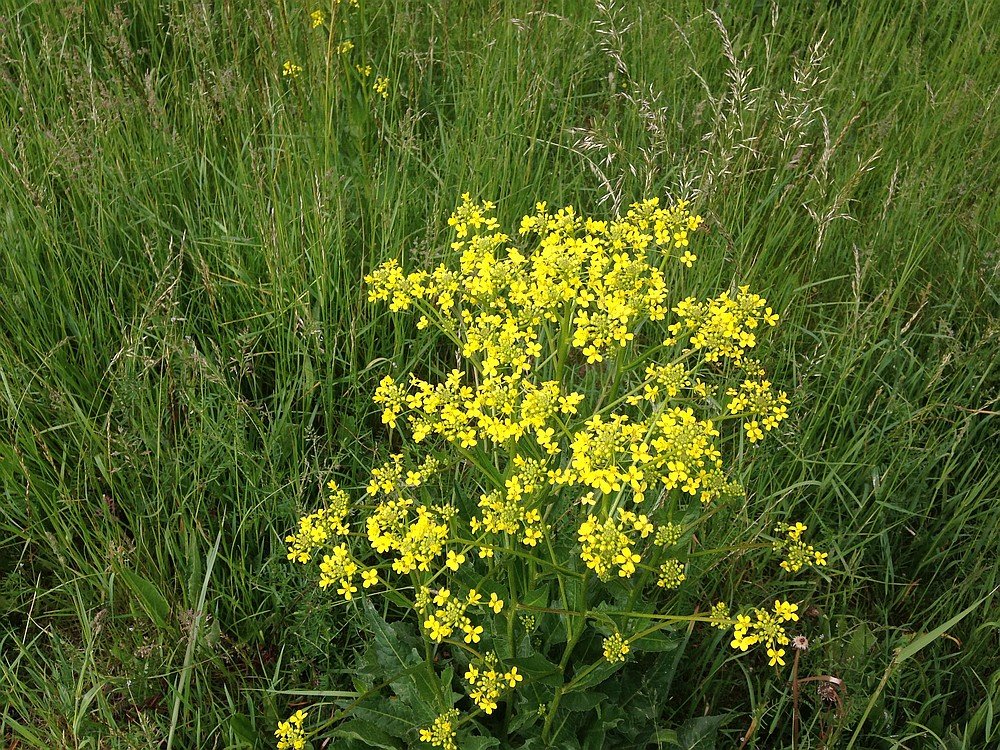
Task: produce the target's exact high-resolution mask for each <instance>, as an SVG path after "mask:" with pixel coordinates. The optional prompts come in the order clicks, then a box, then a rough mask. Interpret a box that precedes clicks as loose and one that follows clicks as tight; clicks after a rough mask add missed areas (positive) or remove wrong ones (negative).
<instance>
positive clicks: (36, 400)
mask: <svg viewBox="0 0 1000 750" xmlns="http://www.w3.org/2000/svg"><path fill="white" fill-rule="evenodd" d="M364 5H365V7H364V8H363V10H361V11H352V12H351V14H350V15H349V17H348V18H347V20H346V22H345V23H346V25H345V26H342V27H341V28H344V29H346V30H348V32H349V34H350V36H351V38H352V39H353V40H354V42H355V45H356V48H355V49H354V50H353V51H352V52H351V53H350V55H348V56H347V57H346V58H340V57H337V56H333V58H332V63H331V64H330V65H329V66H327V64H326V60H327V57H328V54H327V52H328V51H327V43H326V40H327V37H326V34H325V32H324V31H323V30H322V29H318V30H311V29H310V28H309V24H308V13H309V12H310V11H311V10H313V7H312V6H308V5H302V4H296V3H292V2H284V3H281V2H278V3H274V4H270V5H261V4H259V3H249V2H243V1H242V0H238V1H237V0H234V2H230V3H226V4H219V5H213V4H204V3H193V2H181V1H180V0H171V1H170V2H164V3H155V4H154V3H141V2H136V3H127V2H123V3H120V4H118V5H115V4H112V3H110V2H88V3H86V4H83V3H80V4H78V5H74V4H72V3H64V4H55V3H43V2H23V3H18V4H14V3H7V4H5V6H6V7H4V9H3V16H4V18H3V33H2V34H0V63H2V64H0V118H2V123H3V127H2V128H0V155H2V157H3V158H2V163H0V180H2V182H0V184H2V189H3V196H4V200H3V217H2V222H0V254H2V264H0V313H2V315H0V420H2V424H3V426H4V429H3V433H2V435H0V493H2V494H0V573H2V579H0V603H2V605H3V606H2V608H3V609H4V610H5V611H7V612H8V613H9V615H8V617H7V618H5V619H4V620H3V621H0V670H2V671H0V675H2V679H0V691H2V694H0V698H2V700H0V706H2V707H3V708H2V709H0V738H2V740H0V742H2V743H3V744H5V745H6V746H10V747H17V748H20V747H33V748H51V747H80V748H84V747H95V748H96V747H100V748H105V747H106V748H131V747H153V746H155V747H167V748H170V747H174V748H181V747H199V748H204V747H220V748H221V747H265V746H268V743H269V742H270V741H271V740H270V739H269V737H270V735H271V732H272V730H273V727H274V722H275V721H276V720H277V719H278V718H279V717H282V718H283V717H284V716H286V715H287V713H288V712H289V711H290V710H292V708H293V707H298V706H300V705H304V704H305V703H307V702H310V701H313V700H316V699H317V698H316V696H318V695H320V694H321V693H323V692H324V691H326V692H330V691H342V690H350V689H351V680H350V671H351V665H352V663H353V653H354V650H355V649H357V648H358V647H359V639H358V636H357V634H356V633H355V632H354V630H353V629H352V628H353V625H352V620H351V616H350V614H349V613H348V612H347V611H346V610H345V608H343V607H342V606H338V605H335V604H332V603H331V602H330V600H329V598H328V597H324V596H319V595H318V592H316V591H315V590H314V586H313V585H312V584H310V583H309V582H308V581H305V580H303V579H302V578H301V577H300V576H299V575H298V573H297V572H296V571H295V570H292V569H291V566H289V565H288V564H286V563H285V561H284V558H283V555H282V544H281V537H282V535H283V534H284V533H285V531H286V530H287V529H288V528H289V527H290V526H291V525H292V524H293V523H294V520H295V518H296V514H297V513H298V512H299V511H300V510H302V509H304V508H310V507H312V506H313V505H314V504H315V502H316V499H317V496H318V492H319V487H320V486H321V485H322V483H323V482H324V481H325V480H327V479H329V478H330V477H331V476H333V475H337V476H338V477H339V478H341V479H342V480H343V482H342V483H343V484H345V485H347V486H350V487H357V486H361V485H362V483H363V479H364V472H365V468H366V467H367V466H368V465H370V463H371V461H372V456H373V455H374V454H378V453H379V452H385V450H386V443H385V435H384V434H383V433H382V431H381V428H380V426H379V424H378V417H377V415H376V414H375V413H374V411H373V407H372V405H371V404H370V401H369V400H368V394H369V392H370V391H371V389H372V387H373V385H374V384H375V383H376V382H377V381H378V379H379V378H380V377H381V375H382V374H384V372H385V371H386V370H387V369H388V368H389V367H390V366H391V365H392V363H396V364H397V365H401V364H404V363H406V362H410V361H415V360H416V359H417V358H421V357H426V356H427V350H425V349H421V350H418V351H415V350H413V349H412V348H411V344H410V343H408V342H410V341H412V340H413V337H412V334H413V333H414V329H413V328H412V327H411V326H412V322H409V321H408V322H400V321H401V320H402V319H393V320H390V319H388V318H387V317H385V316H383V315H381V314H380V313H378V312H377V311H376V309H375V308H374V306H371V305H369V304H368V303H367V302H366V298H365V293H364V291H363V290H362V287H361V280H360V279H361V275H362V273H363V269H367V268H369V267H371V266H372V265H373V264H375V263H377V262H378V261H380V260H382V259H385V258H388V257H390V256H395V255H399V254H400V253H402V254H403V255H404V256H405V257H406V258H407V259H408V261H409V262H419V261H420V260H423V259H427V258H435V257H438V256H439V254H440V253H441V248H443V247H446V243H447V239H446V235H445V233H444V229H445V223H444V219H445V218H446V217H447V215H448V214H449V212H450V211H451V209H452V207H453V205H454V204H455V202H456V201H457V199H458V195H459V193H461V192H463V191H469V192H471V193H473V194H474V195H475V196H479V197H482V198H494V199H496V200H498V201H499V212H500V214H501V217H502V219H503V221H502V223H503V224H506V225H509V224H510V223H512V221H513V220H514V219H516V218H517V217H519V216H520V215H521V214H522V213H524V212H526V211H528V210H530V208H531V207H532V206H533V205H534V203H535V201H536V200H548V201H549V203H550V205H563V204H565V203H573V204H574V205H576V206H578V207H580V208H582V209H583V210H585V211H591V210H593V211H595V212H596V211H611V210H613V209H614V208H616V207H618V206H621V205H627V204H628V203H630V202H631V201H632V200H635V199H638V198H640V197H642V196H644V195H667V196H680V197H683V196H689V197H692V198H693V199H694V200H695V202H696V204H697V206H698V208H699V210H700V212H701V213H703V214H705V215H706V217H708V219H709V224H710V227H711V234H710V235H709V238H708V240H707V241H705V242H703V246H702V251H703V252H701V253H700V255H701V256H702V258H701V261H700V262H699V264H698V265H697V266H696V276H695V279H696V285H697V287H698V291H699V292H700V293H706V294H707V293H710V292H714V291H716V290H718V289H720V288H724V287H727V286H728V285H729V284H730V283H731V282H733V281H737V280H738V281H739V282H740V283H749V284H752V285H753V286H754V288H755V289H757V290H760V291H761V292H762V293H764V294H766V295H767V297H768V299H769V300H770V301H771V302H772V303H773V304H774V305H775V307H776V308H777V309H779V310H781V312H782V315H783V321H784V322H783V324H782V325H781V326H780V327H779V329H778V333H777V334H776V335H775V336H774V337H773V338H772V340H771V341H770V342H769V343H768V344H767V347H768V349H767V350H765V352H764V354H765V355H766V360H765V361H770V362H774V363H778V366H777V367H776V369H775V372H774V373H773V380H774V381H775V382H776V383H780V384H782V386H783V387H786V388H787V390H789V392H791V393H793V394H794V419H792V420H790V421H791V422H793V424H792V426H791V428H790V429H788V430H786V431H785V432H784V433H783V435H782V437H781V440H780V443H778V444H772V445H771V446H770V447H765V448H763V449H762V450H759V451H756V452H754V453H753V454H748V455H747V456H745V457H744V461H743V463H742V467H743V468H742V471H743V476H742V477H741V479H742V481H743V482H744V483H745V484H746V486H747V488H748V501H747V503H746V504H745V506H744V507H741V508H736V509H733V512H732V514H731V516H730V517H729V518H728V520H727V521H726V523H731V524H734V527H735V526H736V525H738V527H739V528H740V529H741V530H743V531H744V532H745V531H746V530H747V529H750V530H756V531H757V532H758V533H760V534H767V533H768V532H769V531H770V528H771V527H772V526H773V525H774V523H775V522H776V521H777V520H779V519H785V518H788V517H791V516H794V517H796V518H801V519H802V520H803V521H805V522H806V523H807V524H809V526H810V528H811V530H812V532H811V533H814V534H815V538H817V539H823V540H825V541H826V542H827V543H828V544H829V547H830V550H831V552H832V555H831V562H832V564H831V568H830V572H829V576H828V578H827V580H825V581H824V582H823V583H822V584H821V585H819V586H818V587H817V586H813V585H811V584H810V585H808V586H805V587H804V588H801V589H796V588H795V587H794V585H792V584H788V585H787V590H788V591H789V592H790V593H789V596H790V597H791V594H796V595H800V596H801V597H802V598H806V597H808V598H809V600H810V601H811V602H812V603H813V605H814V606H815V611H814V616H813V617H812V618H811V620H810V622H809V625H808V626H809V628H810V629H811V631H810V632H812V633H813V634H814V635H815V636H817V637H816V638H814V648H813V649H812V650H811V651H810V653H809V654H808V655H807V658H806V661H805V662H804V665H803V669H804V670H805V669H808V671H809V673H810V674H829V675H834V676H837V677H839V678H841V679H843V680H844V681H845V683H846V686H847V690H848V700H847V704H846V715H845V716H844V717H843V719H842V720H840V721H831V723H833V724H837V725H838V727H839V729H838V731H839V732H840V734H838V735H836V737H837V738H838V739H837V741H840V742H842V743H844V746H850V745H849V744H848V743H850V742H851V741H852V740H851V739H850V738H851V737H852V736H854V737H855V739H854V740H853V746H854V747H858V748H861V747H873V748H939V747H940V748H957V747H970V748H975V747H987V746H992V745H993V744H994V743H996V742H997V741H998V739H1000V726H998V724H1000V719H998V718H997V717H996V713H997V712H998V711H1000V698H998V695H1000V690H998V685H1000V659H998V657H997V638H998V627H1000V626H998V622H1000V609H998V606H1000V599H998V598H997V595H996V589H997V586H998V585H1000V572H998V571H1000V567H998V566H997V564H996V559H997V554H998V549H1000V548H998V544H997V539H998V538H1000V439H998V437H997V436H998V434H1000V422H998V417H1000V364H998V361H1000V360H998V358H997V356H996V351H997V346H998V344H1000V254H998V250H997V231H998V226H1000V221H998V213H997V210H996V200H995V198H994V196H995V195H996V193H997V190H998V189H1000V185H998V179H997V176H996V175H997V172H996V170H995V168H994V165H995V164H996V163H997V161H998V158H1000V139H998V137H997V136H998V133H997V129H998V122H1000V118H998V117H997V92H998V85H1000V70H998V68H997V66H995V65H993V64H991V62H990V61H991V60H993V59H995V58H996V57H997V54H998V53H1000V50H998V49H997V38H996V35H995V34H991V33H990V32H991V30H992V29H993V28H995V27H996V26H997V24H998V22H1000V8H998V6H997V4H996V3H991V2H989V1H988V0H969V1H968V2H966V3H927V2H916V3H909V4H901V5H900V4H895V3H879V2H866V3H838V2H834V1H833V0H831V1H830V2H820V3H816V2H798V3H782V4H781V8H780V13H777V15H776V16H773V15H772V10H771V8H770V7H769V6H767V5H766V4H764V3H753V4H742V3H733V4H720V5H718V6H716V12H706V11H705V10H704V9H703V8H702V4H701V3H694V2H690V3H680V4H677V7H675V8H674V11H675V13H674V15H673V16H672V17H671V16H668V15H666V14H664V12H663V11H662V8H661V7H660V6H659V5H658V4H657V3H653V2H640V3H629V4H627V5H626V6H625V7H623V8H617V9H616V8H614V7H606V6H603V5H601V4H600V3H598V4H597V5H595V6H590V5H584V4H581V3H576V2H563V3H552V4H549V5H546V6H545V10H544V11H539V10H533V9H532V8H533V7H534V6H535V5H536V4H533V3H527V2H509V3H499V2H491V3H486V2H480V3H468V4H465V3H463V4H458V3H449V2H447V1H446V0H440V2H433V3H423V2H404V1H403V0H398V1H395V2H392V1H390V0H384V1H378V0H373V1H372V2H370V3H365V4H364ZM681 6H684V7H681ZM339 12H341V13H343V12H345V11H343V10H341V11H339ZM286 59H288V60H293V61H297V62H298V63H299V64H301V65H302V66H303V68H304V70H303V73H302V74H301V75H300V76H299V77H298V78H296V79H289V78H286V77H283V76H282V75H281V68H282V64H283V62H284V61H285V60H286ZM364 61H367V62H370V64H371V65H372V66H373V68H374V70H375V73H376V74H384V75H388V76H389V78H390V79H391V85H390V96H389V98H388V99H387V100H382V99H381V98H380V97H377V96H375V95H373V93H372V92H371V80H370V79H364V78H363V77H362V76H360V75H358V74H357V73H356V72H355V71H354V70H353V63H354V62H364ZM763 559H764V558H762V557H760V556H759V555H756V553H747V552H743V553H740V552H736V553H734V554H733V555H732V556H731V557H729V558H727V559H726V560H725V561H724V562H722V563H721V564H719V565H718V566H717V567H715V568H714V569H712V570H709V571H705V573H706V574H705V575H702V576H700V577H699V581H698V584H697V586H698V588H696V589H695V590H693V591H692V594H691V596H692V604H696V603H699V602H701V603H708V602H711V601H715V600H718V599H727V600H731V599H732V595H733V593H734V592H736V591H741V595H742V596H744V597H745V596H747V592H750V594H751V595H754V594H759V595H760V596H761V597H766V596H768V595H769V592H770V591H771V590H772V588H773V585H774V583H775V582H774V581H773V580H768V579H766V578H763V579H762V576H765V575H766V573H765V569H764V565H763V563H762V560H763ZM783 585H785V584H783ZM976 603H978V606H977V607H975V608H974V609H973V610H972V611H971V612H970V613H969V614H968V615H967V616H966V617H965V618H964V619H963V620H961V621H960V622H959V623H957V624H955V625H954V627H951V626H949V628H948V630H947V632H946V634H945V635H942V636H941V637H939V638H935V639H933V640H932V641H930V642H928V643H926V644H925V646H924V648H922V649H921V650H920V651H919V652H918V653H916V654H914V655H913V656H912V658H909V659H906V660H903V661H900V660H899V659H898V658H896V659H895V661H894V654H897V657H898V654H899V652H898V649H900V648H902V647H904V646H905V645H906V644H907V643H912V642H914V640H913V639H914V638H915V637H916V636H917V634H919V633H923V632H929V631H933V629H934V628H935V627H937V626H939V625H941V624H944V623H946V622H947V621H948V620H949V619H950V618H952V617H953V616H955V615H957V614H959V613H960V612H961V611H963V610H965V609H966V608H967V607H969V606H971V605H973V604H976ZM818 636H822V637H821V638H819V637H818ZM689 637H690V640H689V647H688V648H687V649H686V651H685V658H684V661H683V664H682V666H681V671H682V673H683V676H684V679H683V680H677V681H676V684H678V685H686V686H689V688H688V689H687V690H685V691H684V692H679V693H677V694H674V695H670V696H666V698H667V699H668V701H669V703H670V705H671V709H670V713H671V715H672V717H673V718H675V719H676V720H677V721H678V722H680V721H682V720H683V719H684V718H687V717H690V716H697V715H703V714H705V713H712V714H720V713H723V714H727V716H728V717H729V718H728V720H727V723H726V724H725V728H724V730H723V732H724V734H726V735H727V736H728V737H729V740H728V741H729V744H730V745H732V744H733V743H738V742H739V741H740V740H739V738H740V737H742V736H744V735H745V734H749V739H748V740H747V745H746V746H747V747H758V748H765V747H777V746H782V745H783V744H785V743H788V742H789V737H790V733H789V726H790V721H791V719H790V716H791V709H790V705H789V700H790V699H789V691H788V689H787V686H786V685H785V684H784V683H783V682H782V681H780V680H778V679H776V678H774V677H770V678H768V677H767V676H765V675H761V674H757V673H754V672H753V671H752V666H751V662H748V661H745V660H743V661H741V660H736V659H735V658H733V656H732V653H731V652H727V650H726V649H725V648H724V645H720V644H721V640H720V639H721V636H720V637H714V636H712V635H711V634H706V633H704V632H702V631H700V630H695V631H692V632H691V633H690V634H689ZM309 691H313V692H309ZM316 691H319V692H316ZM330 694H331V695H335V692H331V693H330ZM818 705H819V704H818V701H817V699H816V698H815V697H813V696H812V694H810V696H809V697H808V698H803V737H804V740H803V741H804V742H806V741H808V742H811V743H813V744H812V746H818V743H819V737H820V723H821V721H822V720H823V719H824V717H825V718H826V719H829V716H828V715H826V714H823V713H822V712H820V711H818V710H817V707H818ZM866 708H867V709H869V710H868V711H867V712H866V710H865V709H866Z"/></svg>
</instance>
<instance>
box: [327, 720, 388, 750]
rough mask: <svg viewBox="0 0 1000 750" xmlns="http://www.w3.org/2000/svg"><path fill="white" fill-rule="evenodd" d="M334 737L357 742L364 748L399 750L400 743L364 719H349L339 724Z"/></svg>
mask: <svg viewBox="0 0 1000 750" xmlns="http://www.w3.org/2000/svg"><path fill="white" fill-rule="evenodd" d="M334 735H335V736H337V737H342V738H344V739H353V740H358V741H359V742H360V743H361V744H362V745H363V746H364V747H377V748H381V749H382V750H399V748H400V743H399V741H398V740H397V739H396V738H395V737H393V736H392V735H390V734H388V733H386V732H385V730H384V729H382V728H381V727H379V726H377V725H375V724H373V723H372V722H370V721H365V720H364V719H351V720H350V721H347V722H345V723H343V724H341V725H340V726H339V727H337V729H336V730H335V731H334Z"/></svg>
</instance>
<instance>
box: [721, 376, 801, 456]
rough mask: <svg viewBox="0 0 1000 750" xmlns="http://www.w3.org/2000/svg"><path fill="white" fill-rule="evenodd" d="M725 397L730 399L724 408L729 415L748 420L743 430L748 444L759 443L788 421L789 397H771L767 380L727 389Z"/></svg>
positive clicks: (780, 393)
mask: <svg viewBox="0 0 1000 750" xmlns="http://www.w3.org/2000/svg"><path fill="white" fill-rule="evenodd" d="M726 395H727V396H730V397H731V398H730V401H729V404H728V405H727V407H726V408H727V409H728V410H729V412H730V413H731V414H740V415H743V416H745V417H748V419H747V421H746V422H744V423H743V429H744V430H746V432H747V437H748V438H749V440H750V442H751V443H756V442H757V441H758V440H762V439H763V438H764V432H770V431H771V430H773V429H774V428H775V427H777V426H778V423H779V422H781V421H782V420H783V419H785V418H787V417H788V408H787V406H788V404H789V400H788V395H787V394H786V393H785V392H784V391H778V392H777V393H774V392H773V391H772V389H771V381H769V380H750V379H747V380H744V381H743V382H742V383H741V384H740V387H739V388H729V389H727V391H726ZM758 420H759V421H758ZM761 428H763V430H761Z"/></svg>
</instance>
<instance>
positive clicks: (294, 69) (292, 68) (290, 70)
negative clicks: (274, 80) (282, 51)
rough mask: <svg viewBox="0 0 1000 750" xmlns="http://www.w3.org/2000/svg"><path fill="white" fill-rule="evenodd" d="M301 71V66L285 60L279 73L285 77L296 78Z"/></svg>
mask: <svg viewBox="0 0 1000 750" xmlns="http://www.w3.org/2000/svg"><path fill="white" fill-rule="evenodd" d="M301 72H302V66H301V65H296V64H295V63H293V62H292V61H291V60H285V64H284V65H282V66H281V75H283V76H285V77H287V78H298V75H299V73H301Z"/></svg>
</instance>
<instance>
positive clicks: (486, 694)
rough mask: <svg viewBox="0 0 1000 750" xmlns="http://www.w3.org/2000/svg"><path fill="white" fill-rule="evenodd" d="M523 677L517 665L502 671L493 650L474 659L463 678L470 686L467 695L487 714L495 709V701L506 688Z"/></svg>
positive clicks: (513, 685)
mask: <svg viewBox="0 0 1000 750" xmlns="http://www.w3.org/2000/svg"><path fill="white" fill-rule="evenodd" d="M523 679H524V675H522V674H521V673H520V672H518V671H517V667H511V668H510V669H509V670H508V671H507V672H504V671H503V668H502V667H501V666H500V659H499V658H498V657H497V655H496V654H495V653H493V652H488V653H486V654H485V655H484V656H483V657H482V658H481V659H474V660H473V661H472V662H471V663H470V664H469V668H468V670H467V671H466V673H465V680H466V682H468V683H469V687H470V688H472V689H471V691H470V692H469V697H470V698H472V700H473V701H474V702H475V704H476V705H477V706H479V708H481V709H482V710H483V712H484V713H487V714H492V713H493V712H494V711H495V710H496V708H497V701H498V700H500V698H501V697H502V696H503V694H504V692H506V690H507V689H508V688H516V687H517V683H519V682H521V681H522V680H523Z"/></svg>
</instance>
